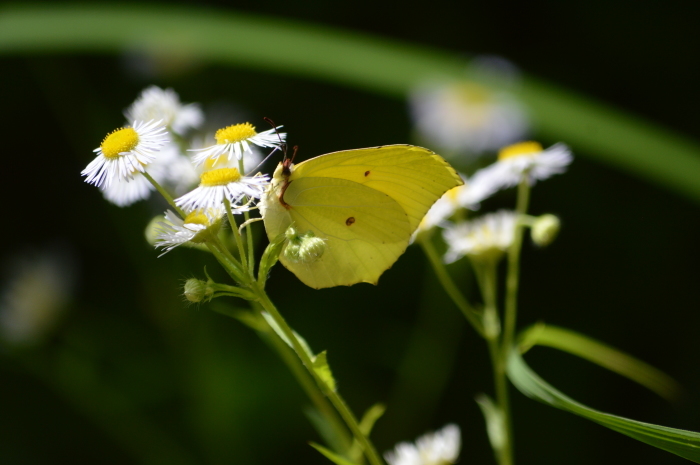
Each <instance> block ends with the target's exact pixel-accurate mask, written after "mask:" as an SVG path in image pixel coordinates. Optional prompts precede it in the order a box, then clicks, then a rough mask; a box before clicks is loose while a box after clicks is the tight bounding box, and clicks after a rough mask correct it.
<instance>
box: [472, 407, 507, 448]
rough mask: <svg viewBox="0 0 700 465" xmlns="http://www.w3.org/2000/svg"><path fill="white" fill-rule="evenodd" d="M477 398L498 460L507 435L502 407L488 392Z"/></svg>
mask: <svg viewBox="0 0 700 465" xmlns="http://www.w3.org/2000/svg"><path fill="white" fill-rule="evenodd" d="M475 400H476V403H477V404H478V405H479V408H480V409H481V413H482V414H483V415H484V419H485V420H486V433H487V434H488V436H489V442H490V443H491V448H492V449H493V451H494V453H495V454H496V460H498V457H499V455H500V454H501V452H502V450H503V443H504V439H505V437H506V433H505V425H504V424H503V414H502V413H501V409H499V408H498V406H497V405H496V404H495V402H494V401H493V400H492V399H491V398H490V397H489V396H487V395H486V394H479V395H478V396H476V399H475Z"/></svg>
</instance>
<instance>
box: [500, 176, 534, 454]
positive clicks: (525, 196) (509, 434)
mask: <svg viewBox="0 0 700 465" xmlns="http://www.w3.org/2000/svg"><path fill="white" fill-rule="evenodd" d="M529 202H530V183H529V182H528V176H527V174H525V175H523V177H522V179H521V180H520V184H519V185H518V200H517V203H516V209H515V210H516V212H517V213H518V217H520V216H523V215H526V214H527V207H528V204H529ZM523 229H524V227H523V224H522V222H521V221H520V220H519V219H518V221H517V222H516V223H515V232H514V237H513V244H511V246H510V247H509V248H508V273H507V275H506V306H505V307H506V308H505V316H504V320H505V326H504V329H503V338H502V340H501V351H500V352H501V353H500V357H499V358H500V364H499V370H503V372H504V373H503V375H502V376H503V377H504V384H505V366H506V360H507V357H508V353H509V352H510V350H511V346H512V345H513V338H514V337H515V325H516V319H517V312H518V281H519V279H520V251H521V249H522V244H523ZM502 389H503V394H502V395H503V398H502V400H501V399H499V404H500V406H501V411H502V413H503V425H504V429H505V434H506V438H507V439H506V445H507V447H508V450H507V451H506V450H504V455H505V453H506V452H507V453H508V457H507V458H508V459H509V461H508V462H503V463H508V464H512V463H513V425H512V420H511V413H510V405H509V399H508V386H507V384H505V385H504V386H503V388H502Z"/></svg>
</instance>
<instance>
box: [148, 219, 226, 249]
mask: <svg viewBox="0 0 700 465" xmlns="http://www.w3.org/2000/svg"><path fill="white" fill-rule="evenodd" d="M223 216H224V210H223V209H222V208H210V209H208V210H193V211H192V212H190V213H189V214H188V215H187V216H186V217H185V219H184V220H183V219H181V218H180V217H179V216H178V215H177V214H175V213H173V212H172V211H170V210H168V211H167V212H166V213H165V222H160V223H158V226H159V232H158V235H157V236H156V241H155V246H156V248H157V247H162V248H163V253H162V254H160V255H159V257H162V256H163V255H165V254H166V253H168V252H170V251H171V250H173V249H174V248H175V247H177V246H179V245H182V244H185V243H186V242H193V243H195V244H200V243H202V242H204V241H205V240H206V239H207V236H208V234H209V233H213V234H216V232H217V231H218V228H219V226H220V224H221V223H220V220H221V218H222V217H223ZM212 227H213V228H214V230H213V231H209V232H205V231H206V230H207V229H209V228H212Z"/></svg>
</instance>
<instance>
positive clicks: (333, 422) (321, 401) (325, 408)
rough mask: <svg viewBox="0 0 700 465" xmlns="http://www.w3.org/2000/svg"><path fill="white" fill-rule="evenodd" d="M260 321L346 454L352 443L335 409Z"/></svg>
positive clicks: (285, 348)
mask: <svg viewBox="0 0 700 465" xmlns="http://www.w3.org/2000/svg"><path fill="white" fill-rule="evenodd" d="M260 319H261V320H262V321H264V322H265V325H266V326H267V328H268V331H266V333H263V334H264V335H265V336H266V337H265V340H266V341H268V342H269V343H270V344H271V345H272V346H273V347H274V349H275V350H276V351H277V353H278V354H279V356H280V358H281V359H282V361H283V362H284V363H285V364H286V365H287V368H289V371H291V372H292V374H293V375H294V377H295V378H296V380H297V382H298V383H299V385H300V386H301V387H302V389H303V390H304V392H305V393H306V395H307V396H308V397H309V399H311V402H313V404H314V405H315V406H316V409H317V410H318V411H319V412H320V413H321V415H323V417H324V418H325V419H326V421H328V424H329V425H330V427H331V428H332V429H333V432H334V437H335V438H336V439H337V441H338V446H339V447H340V448H341V449H342V450H338V451H337V452H341V453H344V452H345V451H347V450H349V449H350V445H351V442H350V438H349V437H348V430H347V429H346V428H345V425H344V424H343V422H342V420H341V419H340V417H339V416H338V413H337V412H336V411H335V410H334V409H333V406H332V405H331V404H329V403H328V399H327V398H326V397H325V396H324V394H323V392H322V391H321V389H320V388H319V387H318V384H316V382H315V381H314V380H313V379H312V377H311V376H309V373H307V371H306V370H305V369H304V367H303V365H302V364H301V363H300V360H299V358H298V357H296V356H295V355H294V352H293V351H292V350H291V349H290V348H289V346H288V345H287V344H286V343H285V342H284V341H283V340H282V339H280V338H279V337H278V336H277V334H275V332H274V331H273V329H272V328H271V327H270V325H269V323H267V320H265V319H264V318H260Z"/></svg>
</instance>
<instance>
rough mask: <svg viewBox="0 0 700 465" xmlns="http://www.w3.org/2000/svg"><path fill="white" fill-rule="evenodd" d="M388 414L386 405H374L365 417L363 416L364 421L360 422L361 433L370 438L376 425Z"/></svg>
mask: <svg viewBox="0 0 700 465" xmlns="http://www.w3.org/2000/svg"><path fill="white" fill-rule="evenodd" d="M384 412H386V406H385V405H384V404H374V405H373V406H371V407H370V408H368V409H367V411H366V412H365V414H364V415H362V420H360V431H362V434H364V435H365V436H369V435H370V433H371V432H372V428H374V424H375V423H376V422H377V420H379V419H380V418H381V417H382V415H384Z"/></svg>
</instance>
